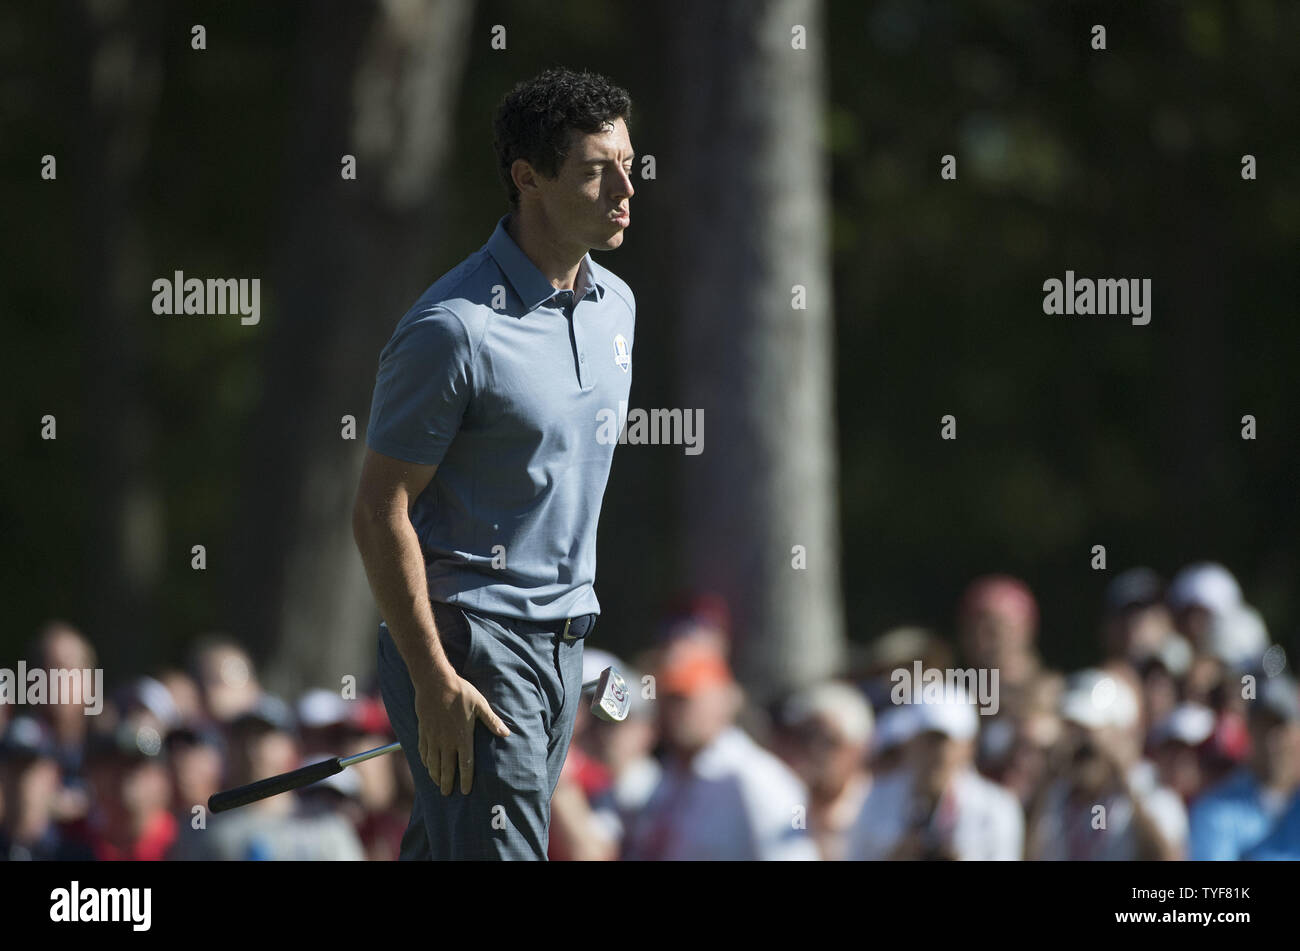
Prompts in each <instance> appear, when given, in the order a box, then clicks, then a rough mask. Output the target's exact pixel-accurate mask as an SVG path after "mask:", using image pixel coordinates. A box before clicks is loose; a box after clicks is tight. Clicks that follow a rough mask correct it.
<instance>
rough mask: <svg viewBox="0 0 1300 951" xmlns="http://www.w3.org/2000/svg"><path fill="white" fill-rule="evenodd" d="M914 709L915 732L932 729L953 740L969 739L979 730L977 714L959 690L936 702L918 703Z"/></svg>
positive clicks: (926, 731)
mask: <svg viewBox="0 0 1300 951" xmlns="http://www.w3.org/2000/svg"><path fill="white" fill-rule="evenodd" d="M915 711H916V712H915V716H916V728H915V731H914V732H915V733H928V732H931V731H933V732H935V733H942V734H944V735H945V736H947V737H948V738H950V739H953V740H969V739H971V738H972V737H974V736H975V734H976V733H978V732H979V715H978V714H977V713H976V712H975V707H974V706H972V705H971V703H970V701H969V700H968V699H967V698H966V696H965V694H963V693H962V692H960V691H953V693H952V695H951V696H948V697H945V698H944V699H943V700H941V701H939V702H938V703H918V704H916V705H915Z"/></svg>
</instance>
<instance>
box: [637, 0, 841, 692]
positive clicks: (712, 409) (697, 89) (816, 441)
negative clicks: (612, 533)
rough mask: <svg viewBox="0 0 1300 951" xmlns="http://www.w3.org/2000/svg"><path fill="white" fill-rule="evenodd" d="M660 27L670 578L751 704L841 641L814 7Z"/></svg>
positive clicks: (786, 0)
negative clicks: (677, 525) (801, 39)
mask: <svg viewBox="0 0 1300 951" xmlns="http://www.w3.org/2000/svg"><path fill="white" fill-rule="evenodd" d="M675 23H676V27H677V29H676V41H675V50H674V55H675V56H676V59H677V66H676V70H675V74H676V75H677V76H678V77H679V80H680V83H681V86H680V88H679V90H678V95H677V100H676V101H677V103H678V108H679V110H680V114H679V121H678V123H677V124H676V133H677V134H676V136H675V140H676V143H677V146H678V149H677V154H676V155H675V160H674V161H673V162H671V163H670V164H669V165H668V167H667V169H663V170H662V171H663V172H664V174H663V175H662V178H663V179H664V180H665V181H666V182H667V183H669V185H670V187H673V188H675V189H677V190H678V193H677V196H676V201H677V204H678V210H679V220H680V221H681V228H682V231H681V234H680V238H679V240H677V241H676V242H675V243H674V244H675V247H676V248H677V249H678V251H679V259H678V262H677V269H676V271H675V273H674V274H673V275H671V277H670V282H671V284H672V286H674V287H677V288H680V297H679V299H680V301H681V325H680V332H679V334H678V340H679V344H680V358H679V362H678V366H679V371H680V372H681V373H682V385H681V387H680V390H679V392H680V393H681V394H682V400H683V401H684V406H685V407H688V408H700V409H703V411H704V422H705V429H704V433H705V440H704V451H703V452H702V453H701V454H700V455H698V456H688V457H686V458H685V460H684V462H683V465H684V467H685V470H684V472H685V476H684V481H683V485H682V488H683V492H684V496H685V498H684V504H683V515H684V518H685V519H686V523H685V526H684V539H685V541H684V556H685V558H684V561H685V569H686V572H687V575H686V579H687V581H688V582H689V583H690V584H691V585H692V586H693V587H695V588H698V589H704V590H711V591H716V592H718V593H720V594H722V595H723V596H724V597H725V598H726V599H727V600H728V602H729V604H730V606H731V610H732V617H733V620H734V623H735V637H736V641H735V664H736V668H737V672H738V675H739V676H740V677H741V679H742V681H743V682H744V683H745V684H746V686H747V687H748V688H749V690H750V691H751V694H752V695H753V697H754V699H756V700H758V701H760V702H762V701H764V700H767V699H770V698H771V697H772V696H773V695H775V694H777V693H779V692H781V691H784V690H787V689H790V688H792V687H796V686H800V685H803V684H805V683H808V682H811V681H814V680H816V679H819V678H823V677H825V676H827V675H830V674H832V673H834V672H835V671H837V670H838V669H839V667H840V665H841V663H842V658H843V652H844V646H845V645H844V630H843V627H844V625H843V608H842V601H841V591H840V575H839V526H838V515H837V509H838V505H837V501H838V500H837V495H836V493H837V479H836V452H835V443H834V438H835V436H834V433H835V427H834V393H833V385H832V361H831V351H830V348H831V341H832V325H831V319H832V311H831V275H830V257H829V218H828V209H827V205H828V203H827V190H828V185H829V174H830V173H829V162H828V160H827V156H826V152H825V149H824V147H823V140H822V117H823V114H824V111H825V101H824V100H825V91H824V87H825V77H824V75H823V64H824V63H825V45H824V42H823V38H822V36H821V30H822V8H821V4H820V3H819V2H816V0H764V2H752V0H724V2H716V3H690V2H683V3H681V4H680V6H679V7H678V10H677V15H676V18H675ZM796 25H801V26H803V27H804V28H805V30H806V35H807V46H808V48H807V49H793V48H792V38H793V36H794V34H792V32H791V31H792V29H793V28H794V27H795V26H796ZM795 285H800V286H802V287H804V288H806V309H795V308H794V307H793V306H792V299H793V294H792V288H793V287H794V286H795ZM643 320H644V318H643ZM796 546H798V550H799V551H802V552H804V553H805V554H806V559H807V560H806V567H804V568H797V567H795V566H794V564H795V559H796V558H797V551H796Z"/></svg>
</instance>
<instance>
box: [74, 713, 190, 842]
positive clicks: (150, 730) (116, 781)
mask: <svg viewBox="0 0 1300 951" xmlns="http://www.w3.org/2000/svg"><path fill="white" fill-rule="evenodd" d="M162 753H163V746H162V736H161V735H160V734H159V732H158V730H157V729H156V728H154V727H153V726H152V725H150V724H149V723H147V722H136V721H134V720H130V719H124V720H123V721H122V722H121V723H119V724H118V726H117V728H116V729H114V730H112V731H111V732H107V733H96V734H93V735H92V736H91V739H90V742H89V743H88V744H87V748H86V775H87V777H88V778H89V780H90V788H91V790H92V791H93V794H94V808H93V809H92V810H91V812H90V816H89V817H88V820H87V822H86V826H85V830H86V838H87V841H88V842H89V844H90V847H91V848H92V849H93V851H94V853H95V857H96V858H97V859H99V860H101V861H137V862H157V861H160V860H161V859H163V858H166V857H167V854H168V853H169V852H170V851H171V848H172V846H173V844H174V843H175V841H176V835H177V822H176V818H175V817H174V816H173V815H172V813H171V811H170V804H171V784H170V777H169V776H168V772H167V767H166V764H165V763H164V761H163V756H162Z"/></svg>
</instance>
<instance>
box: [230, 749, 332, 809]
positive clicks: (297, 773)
mask: <svg viewBox="0 0 1300 951" xmlns="http://www.w3.org/2000/svg"><path fill="white" fill-rule="evenodd" d="M341 772H343V767H342V766H341V765H340V764H339V759H338V757H337V756H336V757H334V759H326V760H321V761H320V762H319V763H312V764H311V765H310V766H304V767H302V768H301V769H295V770H294V771H293V772H291V773H281V774H280V775H279V776H268V777H267V778H266V779H259V780H258V781H257V782H255V783H249V784H248V785H247V786H237V787H236V788H234V789H227V790H226V791H225V792H219V793H215V794H214V795H212V796H211V797H209V799H208V810H209V811H211V812H225V811H226V810H227V809H237V808H238V807H240V806H246V805H248V804H249V803H250V802H257V801H258V800H259V799H267V798H269V797H271V796H278V795H279V794H280V793H283V792H288V791H289V790H291V789H301V788H302V787H303V786H310V785H311V784H312V783H316V782H320V781H321V780H322V779H324V778H325V777H327V776H333V775H334V774H335V773H341Z"/></svg>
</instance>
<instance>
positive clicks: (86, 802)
mask: <svg viewBox="0 0 1300 951" xmlns="http://www.w3.org/2000/svg"><path fill="white" fill-rule="evenodd" d="M31 653H32V656H33V658H34V664H33V666H36V667H40V668H42V669H44V670H68V671H72V670H76V671H83V670H94V669H96V667H97V666H98V660H97V659H96V656H95V649H94V647H93V646H91V643H90V641H89V640H87V639H86V637H85V635H83V634H82V633H81V632H80V631H78V630H77V629H76V628H75V627H73V626H72V625H71V624H69V623H67V622H66V621H50V622H48V623H47V624H46V625H45V626H44V627H43V628H42V629H41V631H40V633H39V634H37V636H36V641H35V643H34V645H33V649H32V652H31ZM80 686H81V697H80V700H79V701H78V700H75V699H74V700H70V701H68V702H66V703H50V704H46V705H45V706H43V707H41V708H40V713H39V714H38V716H40V717H41V718H43V719H44V720H45V721H46V722H47V723H48V724H49V725H50V727H51V729H52V730H53V732H54V746H55V751H56V755H57V756H58V760H59V769H60V779H61V782H60V788H59V791H58V792H57V793H56V794H55V802H54V815H55V818H56V819H57V820H58V821H59V822H65V823H66V822H73V821H76V820H78V819H83V818H85V816H86V814H87V812H88V810H89V809H90V791H89V789H88V788H87V786H86V783H85V780H84V778H83V776H82V765H83V764H82V759H83V756H84V754H85V747H86V740H87V738H88V736H89V733H90V726H89V724H90V718H89V717H88V716H87V714H86V703H85V699H86V693H87V687H89V686H90V684H86V683H81V685H80ZM99 700H100V702H101V703H102V702H103V698H102V697H101V698H99ZM108 711H109V708H108V707H107V705H105V707H104V712H105V713H107V712H108Z"/></svg>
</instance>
